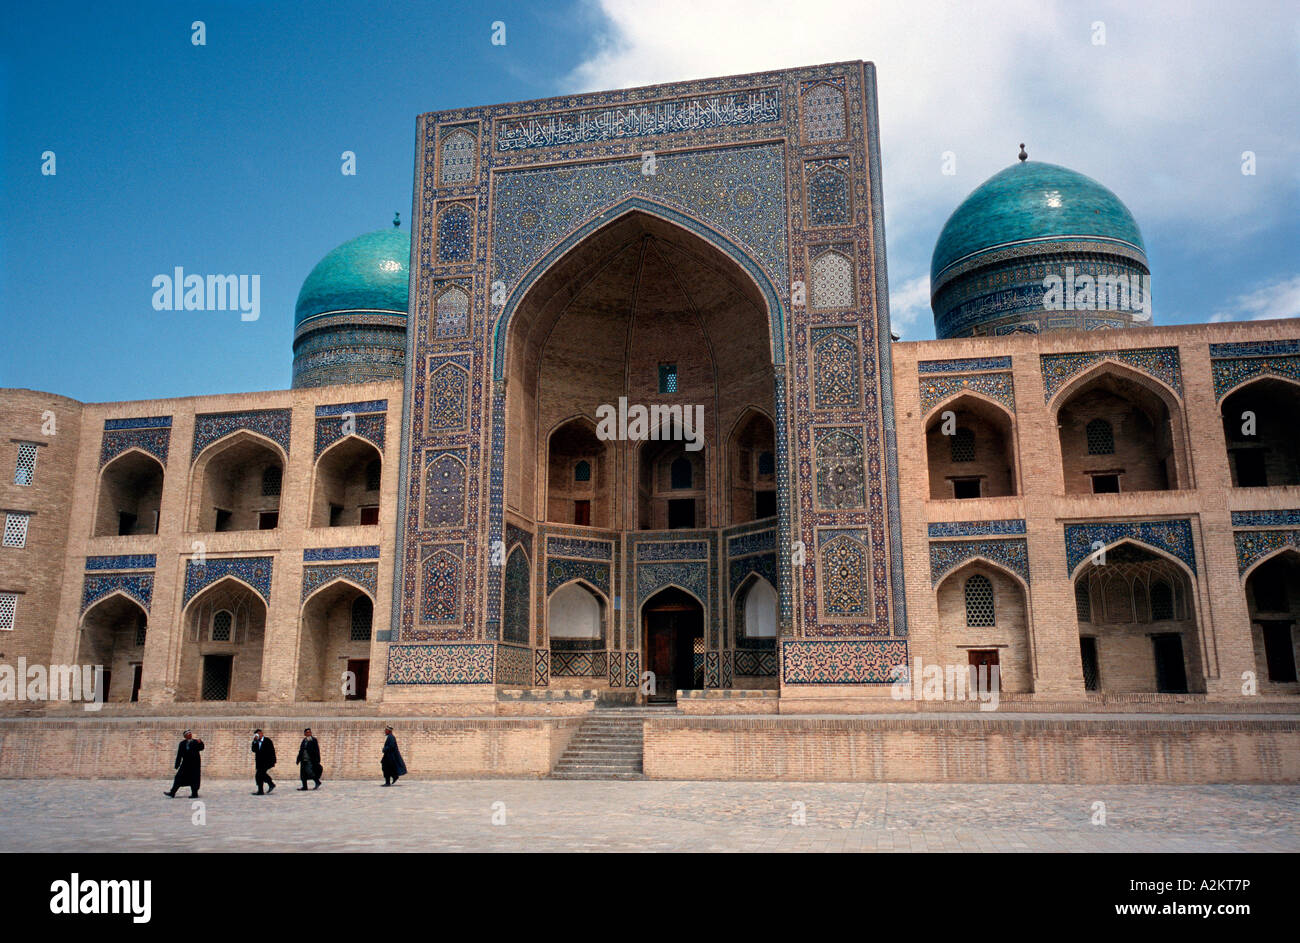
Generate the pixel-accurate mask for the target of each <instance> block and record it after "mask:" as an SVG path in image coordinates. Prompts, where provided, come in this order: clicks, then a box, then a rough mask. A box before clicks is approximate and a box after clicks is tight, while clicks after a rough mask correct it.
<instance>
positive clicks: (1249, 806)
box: [0, 780, 1300, 852]
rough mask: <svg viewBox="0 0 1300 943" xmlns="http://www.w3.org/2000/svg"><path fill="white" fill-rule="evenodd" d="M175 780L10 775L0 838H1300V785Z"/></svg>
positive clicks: (971, 844)
mask: <svg viewBox="0 0 1300 943" xmlns="http://www.w3.org/2000/svg"><path fill="white" fill-rule="evenodd" d="M167 785H168V783H165V782H163V781H161V780H159V781H156V782H155V781H144V780H130V781H123V780H114V781H97V782H89V781H84V780H72V781H69V780H40V781H32V780H27V781H24V780H4V781H0V851H4V852H30V851H77V852H87V851H181V852H194V851H243V852H248V851H1071V852H1075V851H1173V852H1177V851H1246V852H1250V851H1290V852H1295V851H1300V787H1297V786H1105V787H1102V786H1021V785H934V784H862V783H832V784H827V783H811V784H802V783H715V782H648V781H639V782H573V781H568V782H563V781H536V780H528V781H523V780H478V781H411V780H405V781H403V782H402V783H400V784H399V785H398V786H396V787H394V788H391V789H384V788H382V787H380V786H379V785H378V784H377V783H369V782H365V783H363V782H355V781H350V782H342V781H341V782H329V781H326V783H325V784H324V786H322V788H321V789H320V790H319V791H315V792H307V793H302V792H297V791H296V790H297V786H298V784H297V783H296V782H294V781H290V780H284V781H283V782H282V785H280V786H279V788H277V789H276V791H275V793H274V794H272V795H269V796H265V797H261V798H258V797H256V796H252V795H250V792H251V791H252V783H251V781H242V780H239V781H236V780H216V781H211V782H205V784H204V788H203V790H202V792H201V794H200V798H201V799H202V800H203V803H204V805H203V807H202V809H200V810H195V809H192V808H191V802H190V800H189V799H188V798H184V797H185V796H187V795H188V791H187V790H182V791H181V793H180V797H178V798H177V799H172V800H169V799H167V798H166V797H164V796H163V795H162V791H163V789H164V788H165V787H166V786H167ZM1098 802H1103V803H1105V810H1104V812H1105V824H1104V825H1102V824H1093V820H1094V818H1095V817H1098V812H1099V810H1098V809H1097V808H1096V807H1095V806H1094V803H1098ZM498 803H499V805H498ZM199 812H201V813H202V816H201V817H202V818H204V819H206V821H205V822H203V823H202V824H196V823H195V822H194V821H192V817H195V816H197V815H198V813H199ZM494 816H495V818H496V819H497V820H498V821H501V820H502V817H503V816H504V824H494V822H493V819H494ZM801 818H802V822H803V824H799V822H800V819H801Z"/></svg>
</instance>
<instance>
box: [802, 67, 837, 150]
mask: <svg viewBox="0 0 1300 943" xmlns="http://www.w3.org/2000/svg"><path fill="white" fill-rule="evenodd" d="M801 96H802V97H801V101H802V103H803V136H804V140H806V141H807V142H808V143H809V144H820V143H821V142H822V141H840V140H843V139H844V136H845V134H846V128H847V125H846V121H845V115H844V92H843V90H842V89H840V88H837V87H836V86H835V85H833V84H831V83H829V82H817V83H815V84H811V85H805V86H804V89H803V91H802V93H801Z"/></svg>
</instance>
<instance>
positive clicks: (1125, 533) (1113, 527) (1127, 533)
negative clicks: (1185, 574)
mask: <svg viewBox="0 0 1300 943" xmlns="http://www.w3.org/2000/svg"><path fill="white" fill-rule="evenodd" d="M1125 539H1128V540H1133V541H1136V542H1137V543H1140V544H1146V545H1147V546H1148V547H1151V548H1154V549H1156V550H1162V551H1164V552H1165V553H1168V554H1171V555H1172V556H1174V557H1176V558H1178V559H1179V560H1182V561H1183V562H1184V563H1186V564H1187V566H1188V569H1190V570H1191V571H1192V573H1193V574H1194V573H1196V551H1195V548H1194V547H1193V544H1192V523H1191V521H1190V520H1186V519H1177V520H1165V521H1122V522H1111V521H1098V522H1095V523H1086V524H1066V525H1065V570H1066V574H1067V575H1068V576H1073V575H1074V572H1075V570H1076V569H1077V568H1078V566H1079V564H1080V563H1082V562H1083V561H1084V560H1086V559H1088V557H1089V556H1091V555H1092V554H1093V552H1094V549H1093V543H1094V542H1096V541H1101V543H1102V544H1104V545H1105V546H1106V547H1107V548H1109V547H1111V546H1114V545H1115V544H1117V543H1119V542H1120V541H1121V540H1125Z"/></svg>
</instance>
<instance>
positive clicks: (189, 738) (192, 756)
mask: <svg viewBox="0 0 1300 943" xmlns="http://www.w3.org/2000/svg"><path fill="white" fill-rule="evenodd" d="M181 736H182V738H183V739H182V740H181V742H180V745H179V746H177V747H176V778H175V779H173V780H172V788H171V792H164V793H163V795H164V796H166V797H167V798H168V799H175V798H176V790H177V789H180V788H181V787H182V786H189V787H190V798H191V799H197V798H198V795H199V780H200V779H202V778H203V758H202V757H201V756H199V754H200V753H201V752H202V751H203V741H202V740H200V739H198V738H197V737H195V736H194V735H193V734H192V733H191V732H190V731H188V730H187V731H185V732H184V733H183V734H181Z"/></svg>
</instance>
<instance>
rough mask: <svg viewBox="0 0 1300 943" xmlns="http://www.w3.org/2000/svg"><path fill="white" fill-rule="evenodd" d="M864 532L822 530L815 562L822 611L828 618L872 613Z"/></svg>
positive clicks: (843, 617) (844, 617)
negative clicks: (818, 576) (818, 567)
mask: <svg viewBox="0 0 1300 943" xmlns="http://www.w3.org/2000/svg"><path fill="white" fill-rule="evenodd" d="M867 537H868V535H867V534H865V533H858V532H853V531H823V532H821V533H820V534H819V535H818V539H819V540H820V541H821V547H820V550H819V552H818V563H819V565H820V568H821V571H822V611H823V613H824V614H825V616H826V617H827V618H831V619H865V618H868V617H869V616H870V615H871V553H870V551H869V550H868V549H867V543H866V541H867Z"/></svg>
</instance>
